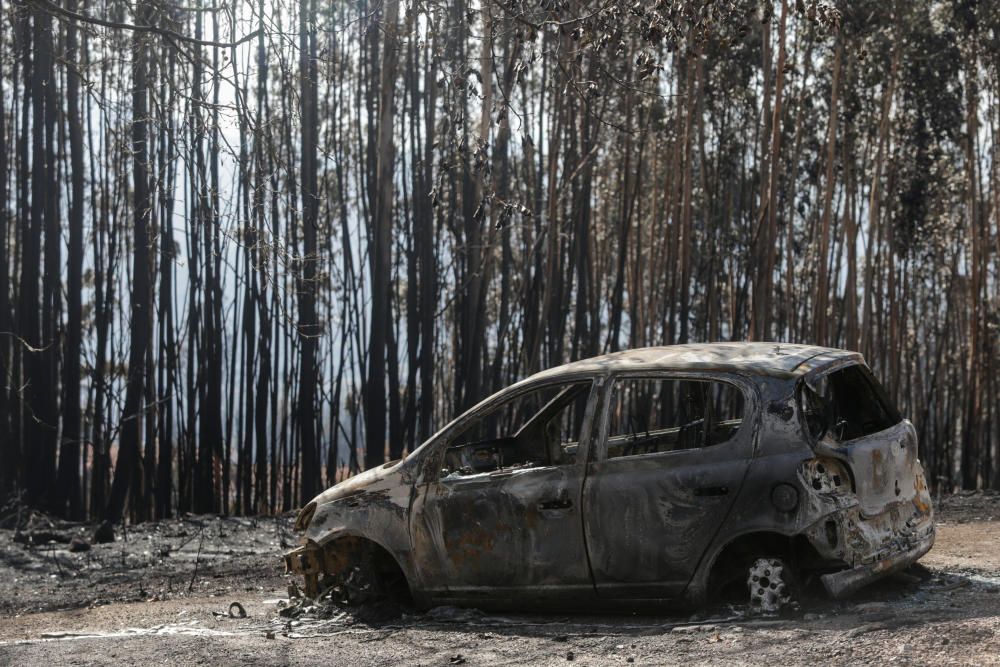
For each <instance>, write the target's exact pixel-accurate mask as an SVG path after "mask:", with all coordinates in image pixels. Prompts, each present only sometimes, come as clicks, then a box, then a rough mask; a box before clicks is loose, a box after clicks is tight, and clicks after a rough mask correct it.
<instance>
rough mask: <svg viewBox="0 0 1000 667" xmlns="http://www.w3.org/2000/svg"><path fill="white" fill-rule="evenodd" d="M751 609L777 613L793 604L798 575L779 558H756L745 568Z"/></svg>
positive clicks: (764, 612) (796, 590)
mask: <svg viewBox="0 0 1000 667" xmlns="http://www.w3.org/2000/svg"><path fill="white" fill-rule="evenodd" d="M747 589H748V591H749V594H750V609H751V611H755V612H760V613H763V614H777V613H778V612H780V611H781V610H782V609H784V608H786V607H788V606H791V605H793V604H795V601H796V598H797V594H798V577H797V576H796V574H795V570H794V569H793V568H792V567H791V565H789V564H788V563H787V562H786V561H784V560H782V559H781V558H766V557H765V558H757V559H755V560H753V562H752V563H751V564H750V566H749V567H748V568H747Z"/></svg>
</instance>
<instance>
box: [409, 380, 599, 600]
mask: <svg viewBox="0 0 1000 667" xmlns="http://www.w3.org/2000/svg"><path fill="white" fill-rule="evenodd" d="M595 387H596V384H595V383H594V381H593V380H592V379H590V378H587V379H584V380H575V381H572V382H559V383H555V384H553V383H547V384H544V385H536V386H531V387H527V388H525V389H523V390H521V391H518V392H515V393H514V394H513V395H512V396H510V397H507V398H503V399H501V400H498V401H486V402H484V404H485V405H482V406H480V407H479V408H477V409H474V414H472V415H471V416H469V417H463V418H462V419H459V420H458V421H457V422H456V424H457V426H456V427H455V428H453V429H451V431H452V432H451V433H446V434H445V435H444V436H443V437H442V438H441V440H442V442H440V443H439V444H438V445H437V446H436V449H435V451H433V452H432V453H430V454H429V456H430V457H432V465H433V470H435V472H434V473H433V474H432V475H430V477H431V479H428V480H425V482H424V483H422V484H421V485H419V486H418V491H417V498H416V499H415V501H414V505H413V513H412V516H411V534H412V535H413V538H414V539H413V544H414V549H415V551H416V554H415V555H416V561H417V562H420V563H422V569H423V570H424V572H423V577H422V578H423V579H424V586H425V588H426V589H427V591H428V593H430V594H431V596H432V597H435V598H450V599H477V598H492V599H499V598H503V597H505V596H507V597H513V596H517V597H518V598H520V599H528V598H531V599H534V600H544V599H552V598H555V597H558V596H560V595H565V594H574V593H575V594H579V593H581V592H582V593H584V594H589V595H592V594H593V586H592V582H591V578H590V570H589V568H588V565H587V556H586V550H585V547H584V542H583V528H582V521H581V515H580V502H581V493H582V486H583V473H584V470H585V465H586V455H587V449H588V446H589V441H590V432H591V424H592V422H593V415H594V412H595V406H596V402H597V396H598V393H597V390H596V389H595ZM426 469H432V468H431V466H427V468H426Z"/></svg>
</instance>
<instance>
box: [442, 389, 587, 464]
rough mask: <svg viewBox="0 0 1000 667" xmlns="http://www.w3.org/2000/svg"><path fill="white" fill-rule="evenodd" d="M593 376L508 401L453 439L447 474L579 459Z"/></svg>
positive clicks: (528, 393)
mask: <svg viewBox="0 0 1000 667" xmlns="http://www.w3.org/2000/svg"><path fill="white" fill-rule="evenodd" d="M590 385H591V383H590V381H585V382H575V383H571V384H560V385H556V386H549V387H544V388H542V389H538V390H535V391H529V392H527V393H525V394H521V395H520V396H515V397H514V398H511V399H509V400H507V401H504V402H503V403H502V404H500V405H499V406H497V407H495V408H493V409H492V410H490V411H489V412H487V413H486V414H484V415H482V416H480V417H478V418H476V419H475V420H474V421H473V422H472V423H471V424H469V425H468V426H466V427H465V428H464V429H463V430H462V432H461V433H459V434H458V435H456V436H455V437H454V438H453V439H452V440H451V442H450V443H449V444H448V446H447V448H446V450H445V455H444V462H443V467H442V469H441V477H442V478H449V479H453V478H459V477H469V476H472V475H481V474H489V473H494V472H497V471H504V472H514V471H517V470H524V469H528V468H538V467H547V466H560V465H570V464H573V463H575V462H576V456H577V450H578V449H579V446H580V435H581V432H582V430H583V419H584V413H585V411H586V407H587V400H588V397H589V395H590V391H589V390H590Z"/></svg>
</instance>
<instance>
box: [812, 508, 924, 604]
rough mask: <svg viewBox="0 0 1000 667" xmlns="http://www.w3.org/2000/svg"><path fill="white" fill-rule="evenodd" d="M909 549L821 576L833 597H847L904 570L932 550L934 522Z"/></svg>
mask: <svg viewBox="0 0 1000 667" xmlns="http://www.w3.org/2000/svg"><path fill="white" fill-rule="evenodd" d="M911 544H912V546H910V547H909V548H908V549H906V550H904V551H899V552H896V553H892V554H890V555H888V556H886V557H884V558H882V559H881V560H876V561H873V562H871V563H866V564H862V565H858V566H855V567H852V568H849V569H846V570H841V571H839V572H831V573H830V574H824V575H822V576H821V577H820V580H821V581H822V582H823V586H824V587H826V590H827V592H828V593H829V594H830V596H831V597H833V598H836V599H839V598H844V597H847V596H849V595H851V594H853V593H855V592H856V591H858V590H859V589H861V588H863V587H864V586H867V585H868V584H870V583H872V582H873V581H875V580H877V579H880V578H882V577H885V576H887V575H890V574H892V573H894V572H899V571H900V570H904V569H906V568H907V567H909V566H910V565H912V564H913V563H915V562H917V560H918V559H919V558H920V557H921V556H923V555H924V554H926V553H927V552H928V551H930V550H931V547H932V546H933V545H934V524H933V522H931V523H930V525H929V526H928V529H927V531H926V533H925V534H924V535H923V537H921V538H919V539H917V540H916V541H915V543H912V542H911Z"/></svg>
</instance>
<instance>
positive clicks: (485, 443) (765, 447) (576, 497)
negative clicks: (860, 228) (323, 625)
mask: <svg viewBox="0 0 1000 667" xmlns="http://www.w3.org/2000/svg"><path fill="white" fill-rule="evenodd" d="M295 526H296V529H297V530H299V531H301V532H302V538H301V546H300V547H298V548H297V549H295V550H293V551H291V552H289V553H287V554H286V555H285V557H284V558H285V565H286V569H287V571H289V572H292V573H298V574H302V575H304V576H305V582H306V591H307V593H308V594H309V595H316V594H317V592H318V591H319V590H320V589H321V587H324V586H332V585H334V584H336V583H337V582H339V583H340V584H341V585H345V586H348V588H349V587H350V585H351V582H354V585H357V586H362V584H360V583H358V582H364V583H363V586H364V587H367V588H368V589H371V587H373V586H374V587H376V588H378V589H379V590H380V591H381V592H382V593H384V594H394V595H403V596H409V597H410V598H411V599H412V600H413V602H415V603H416V604H418V605H421V606H427V605H434V604H457V605H476V606H491V607H511V606H520V607H524V606H561V607H568V606H572V605H576V604H580V603H581V602H598V603H603V604H605V605H607V606H614V605H616V604H619V605H627V606H630V607H633V608H634V607H635V606H636V605H637V604H640V603H651V604H660V603H668V602H682V603H688V604H695V605H698V604H702V603H704V602H705V601H706V600H707V599H708V598H710V597H712V596H714V595H719V594H722V593H727V592H728V593H730V594H732V593H733V591H739V594H740V595H742V596H743V597H744V599H747V600H749V601H750V603H751V604H753V605H754V606H757V607H760V608H763V609H765V610H776V609H778V608H780V607H781V606H782V605H783V604H784V603H785V602H787V601H788V600H789V598H791V597H792V596H793V595H794V594H795V591H796V588H797V587H798V586H799V585H801V584H802V582H806V581H812V582H816V585H817V586H818V585H819V583H821V584H822V586H823V587H825V589H826V591H828V593H829V594H830V595H832V596H833V597H838V598H839V597H843V596H847V595H850V594H851V593H853V592H854V591H856V590H857V589H859V588H860V587H862V586H864V585H866V584H867V583H869V582H872V581H874V580H875V579H877V578H879V577H882V576H885V575H887V574H890V573H892V572H895V571H898V570H900V569H902V568H905V567H907V566H908V565H910V564H911V563H913V562H915V561H916V560H917V559H918V558H920V557H921V556H923V555H924V554H925V553H926V552H927V551H928V550H929V549H930V548H931V545H932V544H933V541H934V524H933V511H932V508H931V501H930V495H929V492H928V489H927V484H926V481H925V478H924V473H923V470H922V468H921V465H920V462H919V460H918V457H917V438H916V432H915V430H914V428H913V425H912V424H911V423H910V422H909V421H907V420H905V419H903V418H902V417H901V416H900V414H899V412H898V411H897V409H896V408H895V407H894V406H893V404H892V402H891V400H890V399H889V397H888V395H887V394H886V392H885V390H884V389H883V388H882V387H881V386H880V385H879V383H878V382H877V381H876V379H875V378H874V377H873V375H872V373H871V371H870V370H869V369H868V367H867V366H866V364H865V362H864V359H863V358H862V357H861V355H859V354H857V353H854V352H847V351H844V350H836V349H830V348H823V347H812V346H804V345H785V344H774V343H716V344H704V345H677V346H670V347H657V348H645V349H637V350H629V351H624V352H618V353H614V354H609V355H606V356H601V357H596V358H592V359H586V360H582V361H577V362H573V363H570V364H567V365H564V366H560V367H558V368H553V369H551V370H547V371H544V372H541V373H538V374H536V375H533V376H532V377H529V378H527V379H526V380H523V381H521V382H518V383H517V384H515V385H513V386H511V387H508V388H507V389H504V390H502V391H500V392H498V393H497V394H495V395H493V396H491V397H489V398H488V399H486V400H484V401H482V402H481V403H479V404H478V405H476V406H475V407H473V408H472V409H470V410H469V411H467V412H466V413H465V414H463V415H461V416H460V417H458V418H457V419H455V420H454V421H452V422H451V423H450V424H448V425H447V426H445V427H444V428H443V429H441V431H439V432H438V433H437V434H435V435H434V436H433V437H431V438H430V439H429V440H427V442H425V443H424V444H423V445H422V446H420V447H419V448H417V449H416V450H415V451H413V452H412V453H411V454H410V455H409V456H407V457H406V458H405V459H403V460H402V461H397V462H392V463H387V464H385V465H383V466H381V467H379V468H375V469H372V470H368V471H365V472H364V473H361V474H359V475H356V476H354V477H352V478H350V479H348V480H346V481H344V482H342V483H340V484H338V485H336V486H334V487H333V488H331V489H329V490H327V491H325V492H323V493H321V494H320V495H318V496H317V497H316V498H315V499H314V500H313V501H312V502H310V503H309V504H308V505H306V507H304V508H303V509H302V510H301V512H300V513H299V515H298V517H297V519H296V524H295Z"/></svg>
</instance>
